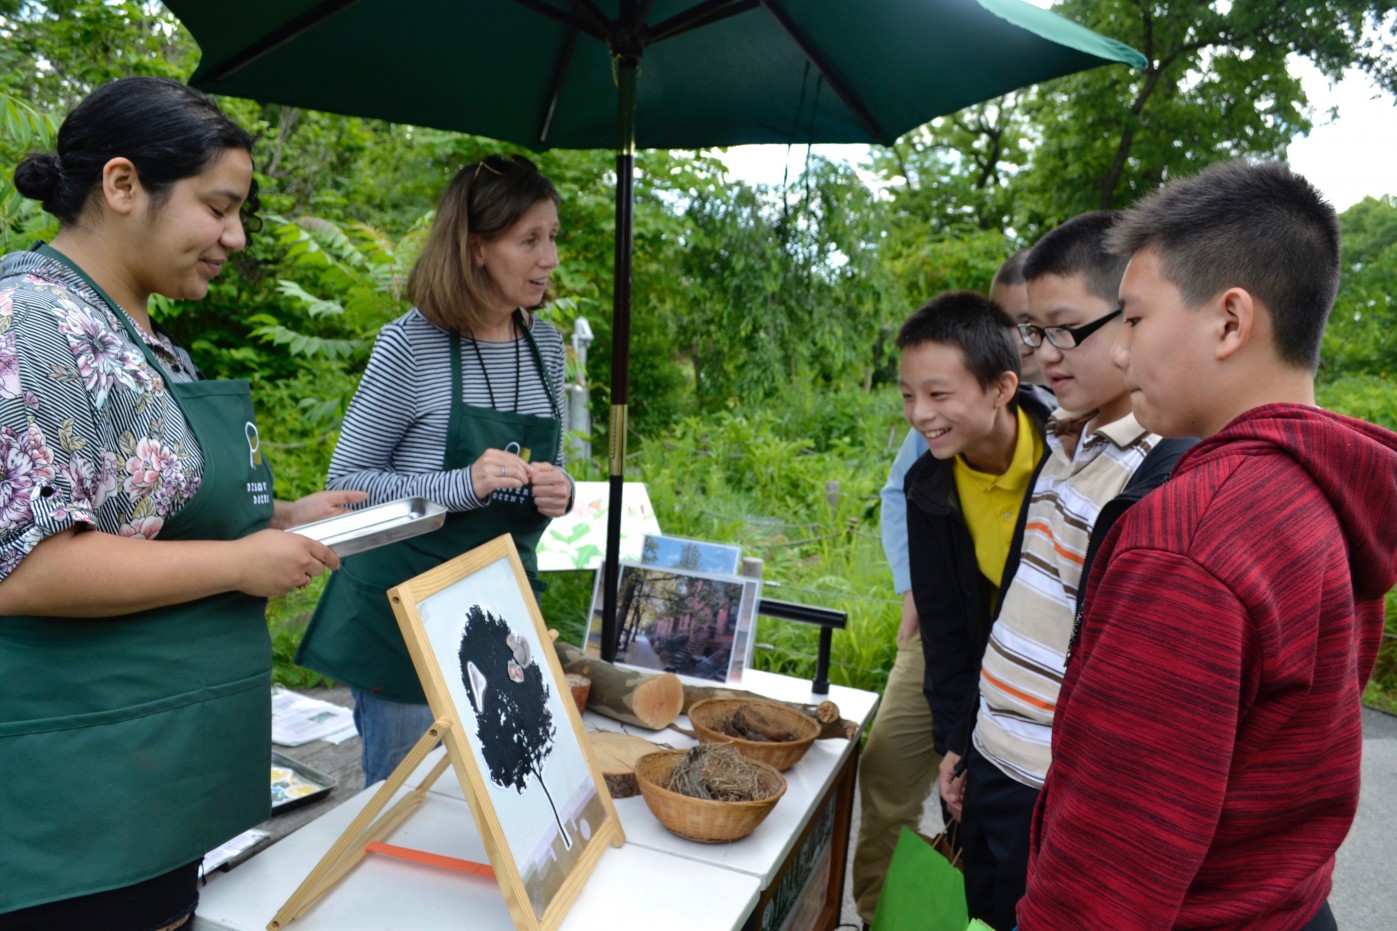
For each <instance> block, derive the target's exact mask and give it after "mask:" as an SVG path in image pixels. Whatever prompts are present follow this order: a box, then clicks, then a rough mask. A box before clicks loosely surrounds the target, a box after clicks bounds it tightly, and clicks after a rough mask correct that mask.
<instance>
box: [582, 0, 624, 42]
mask: <svg viewBox="0 0 1397 931" xmlns="http://www.w3.org/2000/svg"><path fill="white" fill-rule="evenodd" d="M572 5H573V6H575V7H577V8H578V9H579V10H581V11H582V15H583V16H586V17H587V18H588V19H590V20H591V21H592V23H593V24H594V25H595V26H596V27H597V28H598V29H600V30H601V31H602V32H603V33H605V34H606V35H607V36H608V37H610V36H611V33H612V30H613V26H614V24H613V23H612V22H611V20H609V19H607V18H606V14H605V13H603V12H602V11H601V10H600V9H599V8H598V7H597V5H596V4H595V3H593V2H592V0H572Z"/></svg>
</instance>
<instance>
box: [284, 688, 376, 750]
mask: <svg viewBox="0 0 1397 931" xmlns="http://www.w3.org/2000/svg"><path fill="white" fill-rule="evenodd" d="M357 733H358V731H356V730H355V729H354V713H353V712H351V711H350V710H349V709H348V708H341V707H340V706H339V705H336V704H334V703H332V702H328V701H321V700H320V699H318V698H311V697H310V696H309V695H302V694H301V693H299V692H293V691H291V690H290V689H284V688H282V687H281V686H279V685H276V686H272V742H273V743H277V744H281V745H282V746H283V747H299V746H300V745H301V744H304V743H310V742H311V741H312V740H327V741H329V742H330V743H334V744H338V743H344V742H345V741H346V740H348V739H349V738H351V737H353V736H355V735H356V734H357Z"/></svg>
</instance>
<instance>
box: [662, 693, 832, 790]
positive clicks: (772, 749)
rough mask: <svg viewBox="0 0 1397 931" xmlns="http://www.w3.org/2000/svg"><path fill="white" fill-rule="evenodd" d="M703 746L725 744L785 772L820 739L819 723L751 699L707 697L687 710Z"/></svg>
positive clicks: (750, 758)
mask: <svg viewBox="0 0 1397 931" xmlns="http://www.w3.org/2000/svg"><path fill="white" fill-rule="evenodd" d="M689 723H691V724H692V725H693V726H694V733H695V734H696V735H697V736H698V739H699V740H700V741H702V742H703V743H725V744H730V745H732V746H733V747H736V748H737V749H738V750H740V751H741V752H742V755H743V756H745V757H747V759H749V760H755V761H757V762H758V763H766V764H767V765H768V766H772V767H775V768H776V769H777V770H778V771H780V772H785V771H786V770H788V769H790V768H791V767H792V766H794V765H796V763H798V762H800V758H801V757H803V756H805V751H807V750H809V749H810V745H811V744H813V743H814V742H815V738H816V737H818V736H820V724H819V722H818V721H816V720H815V719H814V718H811V717H809V716H807V715H803V714H801V713H800V712H799V711H796V710H795V709H794V708H788V707H786V706H785V705H778V704H776V703H775V702H768V701H761V700H760V699H751V698H710V699H708V700H707V701H701V702H697V703H696V704H694V705H693V706H691V707H690V708H689Z"/></svg>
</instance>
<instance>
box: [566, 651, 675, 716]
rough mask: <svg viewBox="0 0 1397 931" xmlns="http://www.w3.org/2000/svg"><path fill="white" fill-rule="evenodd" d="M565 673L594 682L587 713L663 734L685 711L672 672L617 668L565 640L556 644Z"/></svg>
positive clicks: (588, 694) (589, 695)
mask: <svg viewBox="0 0 1397 931" xmlns="http://www.w3.org/2000/svg"><path fill="white" fill-rule="evenodd" d="M553 648H554V649H555V650H557V651H558V662H559V663H561V664H562V667H563V671H564V672H575V673H578V674H580V675H584V676H586V677H587V678H589V679H591V680H592V688H591V690H590V691H589V692H588V693H587V710H589V711H595V712H596V713H597V714H600V715H605V716H606V717H608V718H612V719H614V720H617V721H622V722H624V723H626V724H634V725H636V726H637V727H644V728H647V729H649V730H652V731H659V730H664V729H665V728H666V727H668V726H669V725H670V724H671V723H672V722H673V721H674V719H675V718H677V717H679V711H680V709H681V708H683V707H684V686H683V684H682V683H681V682H680V681H679V677H678V676H676V675H675V674H674V673H672V672H663V673H649V672H638V671H636V670H634V669H625V668H622V667H620V666H614V665H612V664H611V663H608V662H605V661H604V660H600V659H597V658H596V657H595V656H588V655H587V654H586V653H583V652H582V651H581V650H580V649H578V648H577V647H575V646H573V645H572V644H570V643H564V642H563V641H562V640H555V641H554V642H553Z"/></svg>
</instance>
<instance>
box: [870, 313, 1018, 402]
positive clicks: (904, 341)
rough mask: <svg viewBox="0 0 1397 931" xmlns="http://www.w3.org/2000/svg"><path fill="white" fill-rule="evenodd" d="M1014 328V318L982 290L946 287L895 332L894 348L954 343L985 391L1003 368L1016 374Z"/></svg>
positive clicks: (952, 344) (1016, 353)
mask: <svg viewBox="0 0 1397 931" xmlns="http://www.w3.org/2000/svg"><path fill="white" fill-rule="evenodd" d="M1014 332H1015V331H1014V321H1012V320H1010V319H1009V315H1008V314H1006V313H1005V312H1004V310H1003V309H1002V308H1001V307H1000V306H999V305H998V304H996V303H995V302H994V301H992V300H990V299H989V298H987V297H985V296H984V295H983V294H978V293H976V292H974V291H946V292H944V293H942V294H938V295H937V296H936V297H934V298H932V299H931V300H929V301H927V302H926V303H925V304H923V305H922V306H921V307H920V308H919V309H918V310H917V312H916V313H914V314H912V316H910V317H908V318H907V322H906V323H904V324H902V329H900V330H898V332H897V348H898V349H909V348H911V347H914V346H920V345H921V344H922V343H940V344H942V345H946V346H955V347H956V348H957V349H959V350H960V353H961V355H962V356H963V357H964V359H965V367H966V368H967V369H969V371H970V374H972V375H974V376H975V380H976V381H977V382H979V383H980V387H981V388H982V389H984V390H986V391H988V390H989V389H990V388H992V387H993V386H994V384H995V382H997V381H999V379H1000V377H1001V376H1002V375H1003V374H1004V373H1005V372H1013V373H1014V374H1015V375H1018V374H1019V350H1018V347H1016V346H1015V345H1014V340H1015V338H1016V337H1015V335H1014Z"/></svg>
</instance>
